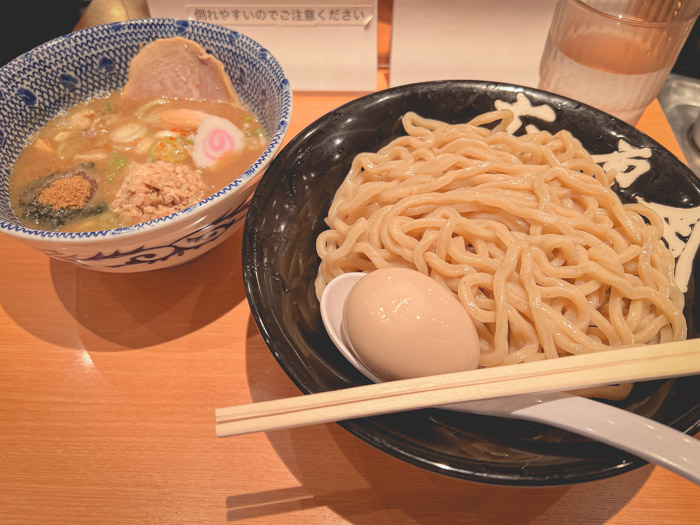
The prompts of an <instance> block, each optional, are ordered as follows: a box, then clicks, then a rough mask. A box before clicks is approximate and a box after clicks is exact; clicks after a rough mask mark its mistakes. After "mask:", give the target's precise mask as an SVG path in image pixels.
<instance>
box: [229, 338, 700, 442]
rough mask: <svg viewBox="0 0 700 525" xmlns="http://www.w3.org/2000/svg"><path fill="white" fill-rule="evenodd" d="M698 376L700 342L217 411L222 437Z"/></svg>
mask: <svg viewBox="0 0 700 525" xmlns="http://www.w3.org/2000/svg"><path fill="white" fill-rule="evenodd" d="M699 373H700V339H690V340H686V341H677V342H672V343H664V344H658V345H644V346H637V347H629V348H623V349H620V350H610V351H607V352H600V353H593V354H583V355H575V356H569V357H565V358H562V359H549V360H544V361H537V362H533V363H523V364H519V365H511V366H501V367H494V368H481V369H478V370H470V371H467V372H456V373H452V374H442V375H436V376H429V377H420V378H415V379H403V380H400V381H389V382H385V383H380V384H373V385H366V386H359V387H352V388H346V389H342V390H335V391H330V392H322V393H318V394H309V395H301V396H296V397H292V398H287V399H279V400H273V401H263V402H260V403H251V404H246V405H240V406H234V407H227V408H219V409H216V412H215V415H216V421H217V423H218V424H217V427H216V434H217V436H219V437H226V436H234V435H240V434H248V433H251V432H264V431H269V430H278V429H283V428H292V427H299V426H304V425H312V424H318V423H328V422H332V421H343V420H346V419H354V418H359V417H368V416H376V415H380V414H387V413H391V412H401V411H406V410H414V409H419V408H427V407H434V406H440V405H449V404H451V403H460V402H464V401H474V400H477V399H487V398H493V397H502V396H511V395H517V394H530V393H535V392H553V391H563V390H572V389H577V388H584V387H592V386H600V385H609V384H614V383H624V382H630V381H643V380H652V379H661V378H666V377H676V376H686V375H694V374H699Z"/></svg>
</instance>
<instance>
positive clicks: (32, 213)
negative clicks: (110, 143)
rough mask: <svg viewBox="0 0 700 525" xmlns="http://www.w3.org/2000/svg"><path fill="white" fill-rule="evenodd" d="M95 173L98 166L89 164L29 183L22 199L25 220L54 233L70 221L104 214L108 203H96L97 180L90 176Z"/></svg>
mask: <svg viewBox="0 0 700 525" xmlns="http://www.w3.org/2000/svg"><path fill="white" fill-rule="evenodd" d="M94 170H95V165H94V164H93V163H91V162H86V163H83V164H79V165H77V166H75V167H74V168H72V169H70V170H67V171H57V172H55V173H52V174H51V175H48V176H46V177H42V178H41V179H37V180H35V181H32V182H30V183H29V184H27V185H26V186H25V188H24V189H23V190H22V193H21V194H20V197H19V206H20V209H21V210H22V218H23V219H25V220H28V221H32V222H33V223H35V224H36V225H37V226H39V227H42V228H45V229H51V230H55V229H57V228H59V227H61V226H63V225H65V224H66V223H68V222H71V221H74V220H77V219H82V218H85V217H90V216H92V215H98V214H100V213H103V212H105V211H106V210H107V204H106V203H104V202H98V203H96V202H93V199H94V197H95V194H96V193H97V181H96V180H95V179H94V177H92V176H91V175H92V174H93V172H94Z"/></svg>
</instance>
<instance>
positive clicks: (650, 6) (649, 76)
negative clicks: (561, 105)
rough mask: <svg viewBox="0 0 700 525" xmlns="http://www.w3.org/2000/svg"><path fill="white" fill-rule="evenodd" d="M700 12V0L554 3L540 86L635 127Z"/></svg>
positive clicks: (609, 0) (624, 0) (625, 0)
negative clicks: (555, 4)
mask: <svg viewBox="0 0 700 525" xmlns="http://www.w3.org/2000/svg"><path fill="white" fill-rule="evenodd" d="M699 13H700V0H690V1H689V0H673V1H671V0H559V2H558V3H557V6H556V9H555V11H554V16H553V19H552V25H551V26H550V29H549V35H548V37H547V43H546V44H545V48H544V53H543V55H542V60H541V62H540V82H539V88H540V89H543V90H545V91H550V92H553V93H558V94H560V95H564V96H566V97H569V98H573V99H575V100H579V101H581V102H585V103H586V104H590V105H591V106H594V107H597V108H598V109H601V110H603V111H606V112H608V113H611V114H612V115H614V116H616V117H618V118H621V119H622V120H625V121H626V122H629V123H630V124H636V123H637V122H638V121H639V118H640V117H641V115H642V113H643V112H644V109H645V108H646V107H647V106H648V105H649V104H650V103H651V102H652V101H653V100H654V98H656V96H657V95H658V94H659V91H661V88H662V87H663V84H664V82H665V80H666V77H667V76H668V73H669V71H670V70H671V68H672V67H673V65H674V63H675V61H676V58H677V57H678V54H679V52H680V50H681V48H682V47H683V44H684V43H685V41H686V39H687V38H688V34H689V33H690V31H691V29H692V28H693V24H694V23H695V20H696V19H697V17H698V14H699Z"/></svg>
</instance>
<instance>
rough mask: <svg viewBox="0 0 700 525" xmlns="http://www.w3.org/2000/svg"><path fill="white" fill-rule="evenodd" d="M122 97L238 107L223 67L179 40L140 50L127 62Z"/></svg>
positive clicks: (197, 47)
mask: <svg viewBox="0 0 700 525" xmlns="http://www.w3.org/2000/svg"><path fill="white" fill-rule="evenodd" d="M122 96H124V97H126V98H132V99H148V98H161V97H167V98H186V99H192V100H210V101H215V102H232V103H234V104H235V103H238V96H237V95H236V91H235V89H234V87H233V84H232V83H231V79H230V78H229V77H228V75H227V74H226V72H225V71H224V66H223V64H222V63H221V62H219V60H217V59H216V58H215V57H213V56H212V55H210V54H209V53H207V52H206V51H205V49H204V48H203V47H202V46H200V45H199V44H197V43H196V42H193V41H191V40H187V39H185V38H181V37H175V38H163V39H160V40H154V41H153V42H151V43H149V44H147V45H146V46H144V47H143V49H141V51H139V52H138V54H137V55H136V56H135V57H134V58H133V59H132V61H131V65H130V66H129V80H128V82H127V84H126V86H125V87H124V91H123V95H122Z"/></svg>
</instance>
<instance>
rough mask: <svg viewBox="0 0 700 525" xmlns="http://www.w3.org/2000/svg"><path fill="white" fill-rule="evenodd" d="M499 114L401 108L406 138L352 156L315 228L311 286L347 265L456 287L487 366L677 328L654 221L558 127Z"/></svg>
mask: <svg viewBox="0 0 700 525" xmlns="http://www.w3.org/2000/svg"><path fill="white" fill-rule="evenodd" d="M512 120H513V114H512V113H511V112H510V111H507V110H504V111H493V112H490V113H485V114H483V115H480V116H478V117H476V118H475V119H473V120H472V121H471V122H469V123H466V124H457V125H450V124H445V123H443V122H439V121H436V120H429V119H425V118H422V117H420V116H418V115H417V114H415V113H407V114H406V115H405V116H404V118H403V126H404V128H405V131H406V133H407V135H406V136H402V137H400V138H397V139H395V140H394V141H392V142H391V143H390V144H388V145H387V146H385V147H384V148H382V149H381V150H380V151H379V152H377V153H362V154H360V155H358V156H357V157H356V158H355V159H354V161H353V163H352V167H351V169H350V172H349V174H348V175H347V177H346V179H345V181H344V182H343V184H342V185H341V186H340V188H339V189H338V191H337V193H336V195H335V197H334V200H333V202H332V204H331V207H330V211H329V214H328V218H327V219H326V223H327V225H328V226H329V228H330V229H329V230H326V231H324V232H323V233H321V235H320V236H319V237H318V239H317V244H316V248H317V252H318V254H319V256H320V257H321V265H320V267H319V272H318V277H317V280H316V294H317V296H319V297H320V294H321V292H322V291H323V289H324V287H325V285H326V283H328V282H329V281H330V280H331V279H333V278H334V277H336V276H338V275H341V274H343V273H346V272H353V271H364V272H369V271H372V270H374V269H377V268H385V267H390V266H401V267H408V268H414V269H417V270H418V271H420V272H422V273H424V274H427V275H429V276H430V277H432V278H433V279H435V280H436V281H438V282H441V283H442V284H444V285H445V286H446V287H447V288H448V289H449V290H451V291H452V292H454V293H455V294H456V296H457V297H458V298H459V300H460V301H461V303H462V304H463V305H464V308H466V310H467V311H468V313H469V315H470V316H471V317H472V319H473V320H474V322H475V324H476V327H477V331H478V333H479V337H480V345H481V348H480V350H481V358H480V366H487V367H488V366H496V365H503V364H512V363H520V362H525V361H532V360H538V359H545V358H557V357H560V356H565V355H570V354H581V353H587V352H600V351H604V350H608V349H610V348H612V347H621V346H627V345H638V344H647V343H650V344H652V343H659V342H666V341H671V340H679V339H685V337H686V322H685V318H684V316H683V311H682V310H683V295H682V293H681V292H680V290H679V289H678V287H677V286H676V285H675V282H674V280H673V269H674V260H673V256H672V255H671V252H670V251H669V250H668V249H667V248H666V246H665V245H664V244H663V241H662V240H661V234H662V232H663V224H662V221H661V219H660V218H659V217H658V216H657V215H656V214H655V213H654V212H653V211H652V210H650V209H649V208H647V207H645V206H643V205H641V204H623V203H622V202H621V201H620V199H619V197H618V196H617V195H616V194H615V193H614V192H613V191H612V190H611V189H610V188H609V185H610V183H611V182H612V179H613V178H614V175H615V173H614V172H609V173H605V172H604V171H603V170H602V168H601V167H600V166H598V165H597V164H595V163H594V162H593V160H592V159H591V156H590V155H589V153H588V152H587V151H586V150H585V149H584V148H583V147H582V145H581V144H580V142H579V141H578V140H576V139H575V138H574V137H573V136H572V135H571V134H570V133H569V132H567V131H561V132H558V133H557V134H555V135H552V134H550V133H548V132H537V133H531V134H527V135H523V136H518V137H516V136H513V135H510V134H509V133H507V132H506V131H505V130H506V128H507V126H508V124H509V123H510V122H511V121H512ZM628 390H629V388H627V389H625V388H624V387H623V388H622V391H620V392H618V393H617V394H615V393H613V392H608V397H624V395H626V391H628Z"/></svg>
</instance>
